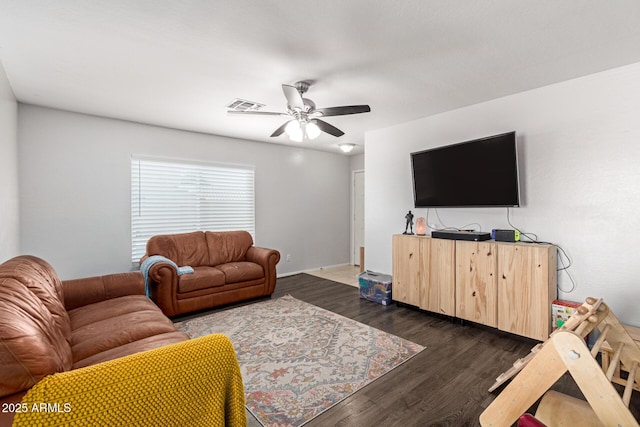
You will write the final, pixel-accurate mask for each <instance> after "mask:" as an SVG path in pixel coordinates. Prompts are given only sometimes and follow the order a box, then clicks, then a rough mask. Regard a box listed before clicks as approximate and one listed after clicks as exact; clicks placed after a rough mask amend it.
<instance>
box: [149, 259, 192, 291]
mask: <svg viewBox="0 0 640 427" xmlns="http://www.w3.org/2000/svg"><path fill="white" fill-rule="evenodd" d="M156 262H166V263H167V264H169V265H171V266H172V267H173V268H175V269H176V271H177V272H178V276H182V275H183V274H192V273H193V267H189V266H184V267H178V265H177V264H176V263H175V262H173V261H171V260H170V259H169V258H166V257H163V256H162V255H152V256H150V257H149V258H147V259H145V260H144V261H142V264H140V272H142V277H144V292H145V294H146V295H147V296H148V297H149V298H151V289H150V287H149V269H150V268H151V266H152V265H153V264H155V263H156Z"/></svg>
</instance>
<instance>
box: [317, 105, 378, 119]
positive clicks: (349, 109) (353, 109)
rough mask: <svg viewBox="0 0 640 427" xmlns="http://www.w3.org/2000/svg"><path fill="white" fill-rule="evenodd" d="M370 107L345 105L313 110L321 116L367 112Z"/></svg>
mask: <svg viewBox="0 0 640 427" xmlns="http://www.w3.org/2000/svg"><path fill="white" fill-rule="evenodd" d="M370 111H371V107H369V106H368V105H345V106H344V107H329V108H317V109H316V110H314V111H313V112H314V113H316V112H319V113H321V114H322V116H323V117H327V116H345V115H347V114H360V113H368V112H370Z"/></svg>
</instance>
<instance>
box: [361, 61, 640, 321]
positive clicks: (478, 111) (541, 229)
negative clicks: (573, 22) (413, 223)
mask: <svg viewBox="0 0 640 427" xmlns="http://www.w3.org/2000/svg"><path fill="white" fill-rule="evenodd" d="M639 93H640V63H637V64H632V65H630V66H626V67H622V68H617V69H614V70H610V71H607V72H603V73H598V74H594V75H590V76H586V77H583V78H579V79H575V80H570V81H567V82H563V83H560V84H555V85H552V86H547V87H543V88H540V89H536V90H532V91H528V92H523V93H520V94H516V95H512V96H507V97H504V98H500V99H496V100H493V101H490V102H486V103H482V104H478V105H473V106H469V107H466V108H462V109H458V110H454V111H450V112H447V113H444V114H440V115H436V116H432V117H427V118H424V119H420V120H416V121H413V122H410V123H406V124H402V125H398V126H394V127H391V128H387V129H382V130H379V131H375V132H370V133H368V134H367V135H366V136H365V148H366V156H365V167H366V171H367V172H366V178H365V188H366V190H365V191H366V201H365V206H366V208H365V209H366V219H365V229H366V237H365V239H366V247H367V263H366V264H367V268H368V269H372V270H377V271H381V272H386V273H391V270H392V267H391V236H392V235H393V234H397V233H401V232H402V231H404V224H405V220H404V215H405V214H406V212H407V211H408V210H409V209H412V210H413V211H414V214H415V216H416V218H417V217H419V216H425V215H426V212H427V211H426V209H413V195H412V183H411V166H410V161H409V154H410V153H411V152H413V151H418V150H423V149H427V148H431V147H436V146H441V145H447V144H452V143H456V142H462V141H466V140H470V139H474V138H479V137H485V136H489V135H494V134H498V133H503V132H507V131H512V130H515V131H516V132H517V135H518V137H517V138H518V140H517V142H518V149H519V164H520V181H521V190H522V200H521V202H522V207H520V208H514V209H511V221H512V223H513V224H514V225H515V226H517V227H518V228H520V229H522V230H523V231H527V232H532V233H536V234H537V235H538V237H539V240H543V241H548V242H554V243H556V244H558V245H560V246H561V247H562V248H564V249H565V250H566V251H567V252H568V254H569V255H570V257H571V258H572V260H573V266H572V267H571V268H570V269H569V270H568V271H569V272H570V273H571V275H572V276H573V278H574V279H575V281H576V283H577V287H576V289H575V291H574V292H572V293H566V292H560V293H559V296H560V297H561V298H565V299H569V300H573V301H583V300H584V298H585V297H587V296H594V297H603V298H604V300H605V302H607V303H608V304H609V306H610V307H612V308H613V310H614V312H615V313H616V314H617V315H618V317H620V318H621V320H622V321H623V322H626V323H628V324H632V325H635V326H640V309H639V308H638V307H639V305H638V304H639V301H640V255H639V252H638V250H637V247H638V243H637V242H638V238H637V233H636V232H635V230H636V228H637V227H636V226H637V224H638V215H639V214H640V119H639V117H640V96H638V94H639ZM416 96H419V95H418V94H416ZM470 185H473V184H472V183H470ZM438 213H439V214H440V218H441V220H442V222H443V223H444V225H446V226H451V227H462V226H464V225H466V224H469V223H479V224H480V225H481V226H482V230H484V231H490V230H491V229H492V228H510V227H509V226H508V224H507V220H506V209H504V208H500V209H494V208H489V209H460V208H458V209H453V208H450V209H438ZM429 219H430V222H435V220H437V218H435V215H434V211H433V210H430V218H429ZM559 285H560V287H561V288H562V289H564V290H569V289H570V287H571V283H570V281H569V280H568V276H567V275H566V274H565V273H563V272H560V273H559Z"/></svg>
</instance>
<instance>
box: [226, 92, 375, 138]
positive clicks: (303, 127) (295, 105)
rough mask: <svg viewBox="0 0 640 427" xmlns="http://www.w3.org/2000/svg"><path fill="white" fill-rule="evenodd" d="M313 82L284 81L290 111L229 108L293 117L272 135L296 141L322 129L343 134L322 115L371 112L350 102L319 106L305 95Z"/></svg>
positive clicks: (242, 112) (263, 114)
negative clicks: (288, 82) (324, 106)
mask: <svg viewBox="0 0 640 427" xmlns="http://www.w3.org/2000/svg"><path fill="white" fill-rule="evenodd" d="M309 86H311V83H310V82H308V81H299V82H296V83H295V84H294V85H286V84H283V85H282V91H283V92H284V96H285V97H286V98H287V111H286V112H285V113H277V112H271V111H233V110H231V111H228V113H229V114H241V115H249V114H251V115H261V116H284V117H289V118H290V120H288V121H286V122H285V123H283V124H282V126H280V127H279V128H278V129H276V130H275V131H274V132H273V133H272V134H271V136H272V137H276V136H280V135H282V134H283V133H286V134H287V135H288V136H289V138H290V139H291V140H292V141H296V142H302V140H303V139H304V138H305V136H306V137H307V138H309V139H315V138H317V137H318V136H320V133H321V132H326V133H328V134H330V135H333V136H336V137H339V136H342V135H344V132H343V131H341V130H340V129H338V128H337V127H335V126H333V125H331V124H329V123H327V122H325V121H324V120H321V119H320V117H330V116H344V115H347V114H359V113H368V112H370V111H371V108H370V107H369V106H368V105H346V106H342V107H329V108H316V104H315V102H313V101H312V100H310V99H308V98H303V97H302V95H303V94H304V93H305V92H306V91H307V90H308V89H309Z"/></svg>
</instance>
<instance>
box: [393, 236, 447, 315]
mask: <svg viewBox="0 0 640 427" xmlns="http://www.w3.org/2000/svg"><path fill="white" fill-rule="evenodd" d="M454 243H455V242H453V241H452V240H441V239H431V238H429V237H421V236H406V235H395V236H393V285H392V286H393V288H392V289H393V290H392V296H393V299H394V301H399V302H402V303H405V304H410V305H414V306H416V307H420V308H422V309H423V310H429V311H434V312H437V313H441V314H446V315H448V316H455V309H456V306H455V286H454V283H455V282H454V277H455V266H454V256H455V255H454V254H455V244H454Z"/></svg>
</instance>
